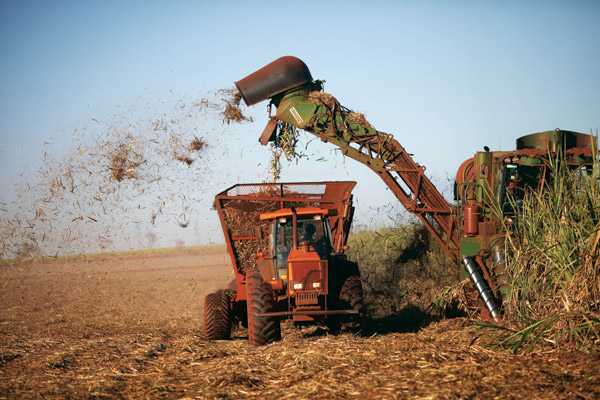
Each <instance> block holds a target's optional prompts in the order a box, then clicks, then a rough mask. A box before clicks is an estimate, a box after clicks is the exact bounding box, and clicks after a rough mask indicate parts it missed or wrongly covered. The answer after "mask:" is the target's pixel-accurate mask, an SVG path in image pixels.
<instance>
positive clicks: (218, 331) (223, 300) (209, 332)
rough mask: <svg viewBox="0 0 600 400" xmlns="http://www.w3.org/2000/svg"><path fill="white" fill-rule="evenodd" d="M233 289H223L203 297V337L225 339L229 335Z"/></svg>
mask: <svg viewBox="0 0 600 400" xmlns="http://www.w3.org/2000/svg"><path fill="white" fill-rule="evenodd" d="M234 298H235V291H234V290H230V289H223V290H219V291H216V292H215V293H210V294H208V295H206V297H205V298H204V337H205V338H206V339H207V340H226V339H229V338H230V337H231V319H232V314H233V312H232V301H233V299H234Z"/></svg>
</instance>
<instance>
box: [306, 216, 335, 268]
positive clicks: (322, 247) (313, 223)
mask: <svg viewBox="0 0 600 400" xmlns="http://www.w3.org/2000/svg"><path fill="white" fill-rule="evenodd" d="M327 225H328V223H327V221H324V220H321V219H314V218H302V219H298V244H300V243H301V242H304V241H308V242H310V245H311V246H312V247H313V248H314V249H315V251H316V252H317V254H318V255H319V257H320V258H321V259H323V260H325V259H327V256H328V255H329V253H330V252H331V247H332V246H331V239H330V235H328V233H329V229H327V227H328V226H327Z"/></svg>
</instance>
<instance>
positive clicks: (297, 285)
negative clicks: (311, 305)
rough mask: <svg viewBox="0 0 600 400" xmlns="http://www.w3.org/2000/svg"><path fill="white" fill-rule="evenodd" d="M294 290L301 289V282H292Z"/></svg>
mask: <svg viewBox="0 0 600 400" xmlns="http://www.w3.org/2000/svg"><path fill="white" fill-rule="evenodd" d="M294 290H302V284H301V283H294Z"/></svg>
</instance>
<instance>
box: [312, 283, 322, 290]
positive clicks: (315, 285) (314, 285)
mask: <svg viewBox="0 0 600 400" xmlns="http://www.w3.org/2000/svg"><path fill="white" fill-rule="evenodd" d="M320 287H321V282H313V288H315V289H319V288H320Z"/></svg>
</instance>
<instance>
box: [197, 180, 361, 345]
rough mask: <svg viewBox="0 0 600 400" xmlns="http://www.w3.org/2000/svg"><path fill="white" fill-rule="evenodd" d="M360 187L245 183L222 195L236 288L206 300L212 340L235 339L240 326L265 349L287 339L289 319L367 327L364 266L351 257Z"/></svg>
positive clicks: (338, 326)
mask: <svg viewBox="0 0 600 400" xmlns="http://www.w3.org/2000/svg"><path fill="white" fill-rule="evenodd" d="M355 186H356V182H318V183H263V184H238V185H235V186H233V187H230V188H229V189H227V190H225V191H223V192H222V193H220V194H218V195H217V196H216V198H215V207H216V209H217V211H218V213H219V217H220V220H221V226H222V228H223V233H224V235H225V240H226V243H227V249H228V251H229V255H230V257H231V263H232V265H233V269H234V272H235V277H236V280H235V282H236V283H235V287H236V289H223V290H219V291H217V292H215V293H211V294H209V295H207V296H206V297H205V301H204V335H205V337H206V338H207V339H213V340H218V339H228V338H229V337H230V333H231V327H232V324H233V323H234V321H236V322H237V321H240V322H241V323H242V324H243V325H244V326H246V327H247V328H248V338H249V340H250V342H251V343H253V344H258V345H261V344H266V343H269V342H272V341H275V340H278V339H279V338H280V337H281V325H280V322H281V320H282V319H291V320H293V321H294V323H298V324H305V323H321V324H324V325H326V326H328V327H329V328H330V329H332V330H356V331H360V330H362V329H363V327H364V310H363V292H362V285H361V280H360V273H359V268H358V265H357V264H356V263H354V262H351V261H349V260H347V259H346V256H345V254H344V251H345V250H346V249H347V248H348V247H347V245H346V242H347V239H348V233H349V231H350V227H351V224H352V216H353V213H354V207H353V206H352V194H351V193H352V189H353V188H354V187H355Z"/></svg>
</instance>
